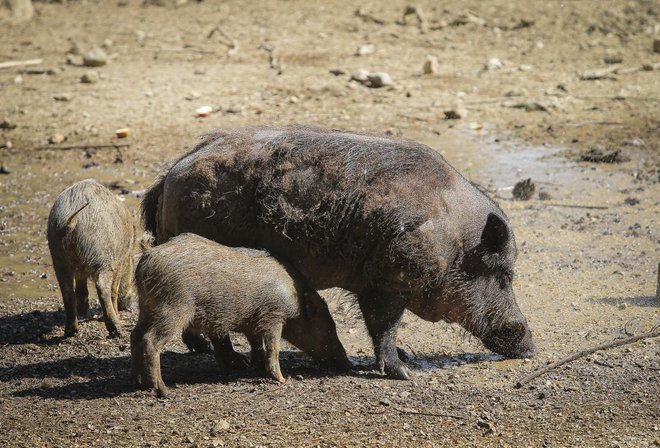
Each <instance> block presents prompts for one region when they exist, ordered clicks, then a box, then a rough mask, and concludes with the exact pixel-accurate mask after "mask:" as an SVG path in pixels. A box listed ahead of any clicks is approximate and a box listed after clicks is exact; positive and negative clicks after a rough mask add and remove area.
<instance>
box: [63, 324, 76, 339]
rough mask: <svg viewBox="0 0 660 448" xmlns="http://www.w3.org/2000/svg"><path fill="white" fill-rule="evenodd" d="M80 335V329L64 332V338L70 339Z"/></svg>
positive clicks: (68, 329)
mask: <svg viewBox="0 0 660 448" xmlns="http://www.w3.org/2000/svg"><path fill="white" fill-rule="evenodd" d="M77 334H78V327H74V328H67V329H65V330H64V337H65V338H70V337H73V336H75V335H77Z"/></svg>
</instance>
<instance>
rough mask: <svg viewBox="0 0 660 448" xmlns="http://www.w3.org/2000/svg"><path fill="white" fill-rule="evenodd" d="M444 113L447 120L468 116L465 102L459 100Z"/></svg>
mask: <svg viewBox="0 0 660 448" xmlns="http://www.w3.org/2000/svg"><path fill="white" fill-rule="evenodd" d="M444 114H445V119H446V120H460V119H462V118H465V117H467V114H468V112H467V109H466V108H465V106H464V105H463V102H462V101H457V102H456V103H455V104H454V107H452V108H451V109H447V110H445V111H444Z"/></svg>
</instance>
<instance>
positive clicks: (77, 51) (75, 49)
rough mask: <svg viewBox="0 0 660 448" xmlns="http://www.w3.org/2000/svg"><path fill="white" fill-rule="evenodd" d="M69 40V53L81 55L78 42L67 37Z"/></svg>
mask: <svg viewBox="0 0 660 448" xmlns="http://www.w3.org/2000/svg"><path fill="white" fill-rule="evenodd" d="M69 42H71V46H70V47H69V54H79V55H82V50H81V48H80V44H79V43H78V42H77V41H75V40H73V39H69Z"/></svg>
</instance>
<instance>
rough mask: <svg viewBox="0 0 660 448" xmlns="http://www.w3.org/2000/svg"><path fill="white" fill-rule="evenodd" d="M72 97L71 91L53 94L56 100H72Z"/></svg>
mask: <svg viewBox="0 0 660 448" xmlns="http://www.w3.org/2000/svg"><path fill="white" fill-rule="evenodd" d="M72 98H73V95H71V94H70V93H56V94H55V95H53V99H54V100H55V101H71V99H72Z"/></svg>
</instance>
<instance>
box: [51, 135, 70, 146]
mask: <svg viewBox="0 0 660 448" xmlns="http://www.w3.org/2000/svg"><path fill="white" fill-rule="evenodd" d="M64 140H66V137H65V136H64V135H62V134H60V133H56V134H53V135H51V136H50V138H49V139H48V143H50V144H53V145H57V144H60V143H62V142H63V141H64Z"/></svg>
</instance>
